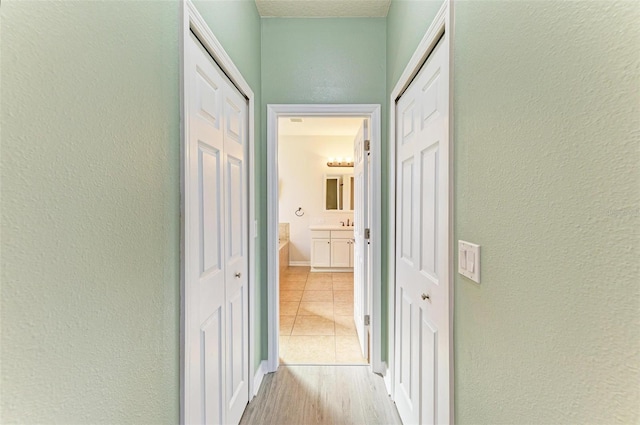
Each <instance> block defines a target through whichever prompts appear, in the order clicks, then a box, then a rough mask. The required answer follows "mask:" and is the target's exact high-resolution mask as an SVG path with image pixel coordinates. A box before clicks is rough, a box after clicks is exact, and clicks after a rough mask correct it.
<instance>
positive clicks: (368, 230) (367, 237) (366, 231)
mask: <svg viewBox="0 0 640 425" xmlns="http://www.w3.org/2000/svg"><path fill="white" fill-rule="evenodd" d="M370 237H371V229H364V238H365V239H369V238H370Z"/></svg>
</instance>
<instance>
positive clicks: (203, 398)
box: [184, 36, 249, 424]
mask: <svg viewBox="0 0 640 425" xmlns="http://www.w3.org/2000/svg"><path fill="white" fill-rule="evenodd" d="M187 46H188V48H189V49H190V52H189V54H188V55H186V57H187V58H188V59H187V60H188V62H187V64H186V65H187V72H190V73H191V75H190V77H189V78H188V79H187V80H188V81H189V87H188V91H189V93H188V97H187V99H188V105H187V107H188V109H189V122H187V123H185V125H188V135H189V136H188V140H187V146H186V148H185V149H186V154H187V157H188V163H187V170H185V210H186V211H185V214H186V217H187V223H186V224H187V225H186V232H185V250H186V252H185V258H186V261H185V280H186V281H185V297H186V299H185V364H186V370H185V385H184V390H185V396H184V397H185V398H184V400H185V421H186V422H187V423H189V424H221V423H238V422H239V420H240V416H241V415H242V411H243V410H244V407H245V406H246V404H247V402H248V399H249V392H248V385H247V381H248V380H247V374H248V365H247V363H248V359H249V356H248V297H247V271H248V256H247V221H248V219H247V205H246V204H247V202H246V200H247V182H246V177H245V176H246V170H245V160H244V158H245V151H246V144H247V134H246V133H247V130H246V127H247V124H246V103H245V102H244V99H242V98H241V96H240V95H239V94H237V92H236V91H235V89H232V87H231V85H230V83H229V82H228V81H227V80H226V77H224V76H223V74H222V72H221V71H220V70H219V69H218V67H217V66H216V65H215V64H214V62H213V60H212V59H211V57H210V56H209V54H208V53H207V52H206V51H205V50H204V48H203V47H202V45H201V44H200V43H199V42H198V41H197V40H196V39H195V38H194V37H193V36H192V37H191V40H190V42H189V43H188V45H187Z"/></svg>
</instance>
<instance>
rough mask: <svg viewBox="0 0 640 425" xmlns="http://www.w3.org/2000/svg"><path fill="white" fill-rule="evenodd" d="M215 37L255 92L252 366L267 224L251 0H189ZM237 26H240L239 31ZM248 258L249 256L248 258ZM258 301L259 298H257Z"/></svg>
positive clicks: (256, 26) (261, 353) (263, 351)
mask: <svg viewBox="0 0 640 425" xmlns="http://www.w3.org/2000/svg"><path fill="white" fill-rule="evenodd" d="M193 4H194V5H195V6H196V9H198V12H199V13H200V14H201V15H202V17H203V19H204V20H205V21H206V22H207V25H209V28H211V31H213V33H214V34H215V36H216V38H217V39H218V41H219V42H220V44H222V46H223V47H224V49H225V51H226V52H227V53H228V54H229V56H230V57H231V59H232V60H233V63H234V64H235V65H236V67H237V68H238V70H240V73H241V74H242V77H243V78H244V79H245V81H246V82H247V83H248V84H249V86H250V87H251V90H253V94H254V96H255V110H254V112H255V115H254V118H255V119H254V123H255V158H256V164H255V167H256V169H255V180H256V220H257V221H258V224H259V235H258V239H257V240H256V252H257V254H258V255H257V258H256V259H255V260H254V261H256V311H255V312H252V313H251V316H253V318H254V323H255V332H256V334H255V336H256V343H257V344H258V347H257V348H256V350H255V366H256V368H258V367H259V366H260V361H261V360H262V359H266V358H267V354H268V353H267V334H266V331H265V332H264V333H263V332H262V324H263V323H266V320H267V318H266V315H267V308H266V304H264V305H263V302H266V296H267V295H266V294H267V287H266V279H265V278H264V277H263V276H266V258H264V259H263V258H261V257H260V253H264V252H266V249H267V242H266V241H267V228H266V226H265V225H264V223H265V222H266V216H267V199H266V188H265V187H264V185H262V184H261V183H260V182H264V181H266V154H265V153H264V152H265V150H264V149H265V148H264V143H263V142H262V140H265V139H263V138H262V137H261V133H260V126H261V123H262V115H261V113H260V111H261V104H262V102H261V94H262V93H261V92H262V90H261V76H262V74H261V68H260V66H261V63H260V48H261V45H260V43H261V38H260V28H261V24H260V16H259V15H258V11H257V9H256V4H255V2H254V1H253V0H215V1H210V0H209V1H207V0H196V1H194V2H193ZM238 29H241V30H240V31H239V30H238ZM250 261H252V260H250ZM261 301H262V302H261Z"/></svg>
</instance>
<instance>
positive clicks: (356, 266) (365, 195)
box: [353, 120, 370, 359]
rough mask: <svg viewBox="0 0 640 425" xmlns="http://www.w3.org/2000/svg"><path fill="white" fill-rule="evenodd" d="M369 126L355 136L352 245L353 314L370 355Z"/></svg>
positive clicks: (366, 354) (364, 352)
mask: <svg viewBox="0 0 640 425" xmlns="http://www.w3.org/2000/svg"><path fill="white" fill-rule="evenodd" d="M367 143H369V127H368V123H367V120H363V121H362V127H360V130H359V131H358V134H357V135H356V138H355V140H354V143H353V146H354V155H353V158H354V161H353V162H354V164H353V167H354V168H353V176H354V186H355V187H354V199H355V206H354V207H355V208H354V213H353V218H354V219H353V222H354V232H353V237H354V247H353V292H354V293H353V303H354V304H353V318H354V320H355V323H356V331H357V332H358V339H359V340H360V348H361V349H362V356H363V357H364V358H365V359H366V358H368V357H369V338H368V327H369V323H368V320H365V317H367V318H368V317H369V314H370V313H369V275H368V270H369V264H368V261H369V241H368V235H366V232H367V231H368V230H367V229H368V228H369V205H370V204H369V158H368V146H366V144H367Z"/></svg>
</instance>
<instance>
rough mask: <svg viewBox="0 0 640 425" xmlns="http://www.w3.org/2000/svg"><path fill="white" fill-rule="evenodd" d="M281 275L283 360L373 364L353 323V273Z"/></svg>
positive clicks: (296, 270)
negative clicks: (364, 353) (363, 351)
mask: <svg viewBox="0 0 640 425" xmlns="http://www.w3.org/2000/svg"><path fill="white" fill-rule="evenodd" d="M309 270H310V269H309V267H288V268H287V269H285V270H283V271H282V273H280V363H281V364H314V365H319V364H323V365H325V364H367V360H366V359H365V358H363V357H362V354H361V352H360V344H359V342H358V337H357V334H356V328H355V324H354V321H353V273H311V272H310V271H309Z"/></svg>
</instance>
